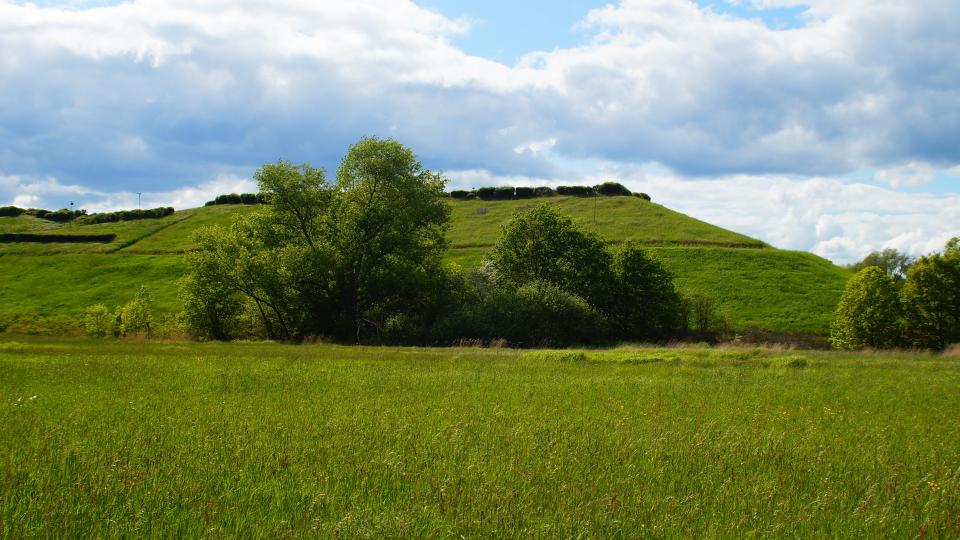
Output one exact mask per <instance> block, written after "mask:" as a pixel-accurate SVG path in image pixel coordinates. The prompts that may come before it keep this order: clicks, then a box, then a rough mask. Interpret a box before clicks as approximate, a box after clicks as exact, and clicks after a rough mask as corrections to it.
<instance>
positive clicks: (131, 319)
mask: <svg viewBox="0 0 960 540" xmlns="http://www.w3.org/2000/svg"><path fill="white" fill-rule="evenodd" d="M151 307H152V302H151V300H150V291H148V290H147V288H146V287H140V289H139V290H138V291H137V294H136V296H134V298H133V300H131V301H129V302H127V304H126V305H124V306H123V309H122V310H121V311H120V322H121V325H120V334H121V335H137V334H140V333H141V332H143V333H145V334H146V336H147V337H148V338H149V337H151V332H150V321H151V318H152V313H151Z"/></svg>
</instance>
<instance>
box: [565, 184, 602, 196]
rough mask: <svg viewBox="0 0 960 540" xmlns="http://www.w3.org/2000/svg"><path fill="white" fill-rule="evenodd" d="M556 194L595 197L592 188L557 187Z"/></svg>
mask: <svg viewBox="0 0 960 540" xmlns="http://www.w3.org/2000/svg"><path fill="white" fill-rule="evenodd" d="M557 193H558V194H559V195H567V196H571V197H592V196H593V195H595V193H594V191H593V188H592V187H590V186H559V187H557Z"/></svg>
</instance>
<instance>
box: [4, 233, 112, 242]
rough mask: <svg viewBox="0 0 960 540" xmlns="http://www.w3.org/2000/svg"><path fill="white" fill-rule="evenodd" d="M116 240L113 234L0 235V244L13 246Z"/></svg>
mask: <svg viewBox="0 0 960 540" xmlns="http://www.w3.org/2000/svg"><path fill="white" fill-rule="evenodd" d="M116 239H117V235H115V234H112V233H111V234H34V233H4V234H0V243H6V244H13V243H23V242H34V243H41V244H86V243H94V242H97V243H103V244H106V243H109V242H113V241H114V240H116Z"/></svg>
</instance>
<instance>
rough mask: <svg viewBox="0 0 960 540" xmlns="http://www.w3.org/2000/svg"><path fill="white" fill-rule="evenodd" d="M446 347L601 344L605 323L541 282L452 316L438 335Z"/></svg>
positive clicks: (478, 300) (483, 299)
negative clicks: (487, 343) (469, 344)
mask: <svg viewBox="0 0 960 540" xmlns="http://www.w3.org/2000/svg"><path fill="white" fill-rule="evenodd" d="M439 334H440V335H442V336H444V337H445V338H446V341H447V343H451V342H456V341H458V340H459V341H462V340H464V339H467V340H471V339H475V340H480V341H491V340H496V339H505V340H507V342H508V343H509V344H510V345H513V346H518V347H544V346H549V347H559V346H566V345H574V344H577V345H580V344H596V343H602V342H603V341H604V338H605V332H604V321H603V317H602V316H601V315H600V313H599V312H598V311H597V310H595V309H594V308H593V307H591V306H590V304H589V303H587V301H586V300H584V299H583V298H581V297H579V296H577V295H575V294H570V293H568V292H566V291H564V290H562V289H560V288H559V287H557V286H556V285H553V284H551V283H547V282H545V281H533V282H530V283H527V284H525V285H523V286H522V287H519V288H516V289H514V288H509V287H503V288H497V289H494V290H493V291H491V292H490V293H489V294H488V295H485V296H483V295H480V296H478V297H475V299H474V301H473V302H472V303H470V304H467V305H466V306H465V308H464V309H463V310H462V311H461V312H459V313H457V314H455V315H454V316H453V317H452V318H451V319H450V320H448V321H446V324H445V325H444V326H443V327H442V329H440V331H439Z"/></svg>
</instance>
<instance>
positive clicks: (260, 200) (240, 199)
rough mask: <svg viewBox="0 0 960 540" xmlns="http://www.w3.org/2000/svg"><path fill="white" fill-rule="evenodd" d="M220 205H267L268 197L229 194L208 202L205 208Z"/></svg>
mask: <svg viewBox="0 0 960 540" xmlns="http://www.w3.org/2000/svg"><path fill="white" fill-rule="evenodd" d="M218 204H267V196H266V195H264V194H263V193H228V194H226V195H217V198H216V199H214V200H212V201H207V202H206V203H204V204H203V205H204V206H215V205H218Z"/></svg>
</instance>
